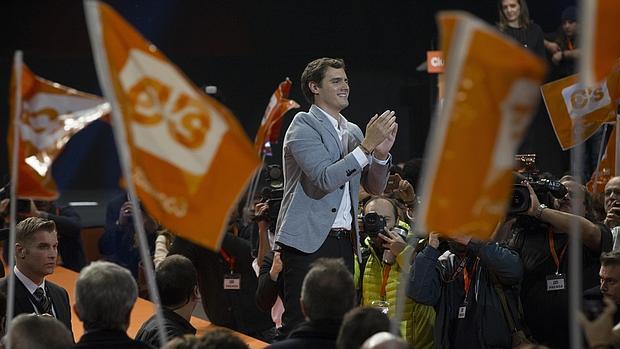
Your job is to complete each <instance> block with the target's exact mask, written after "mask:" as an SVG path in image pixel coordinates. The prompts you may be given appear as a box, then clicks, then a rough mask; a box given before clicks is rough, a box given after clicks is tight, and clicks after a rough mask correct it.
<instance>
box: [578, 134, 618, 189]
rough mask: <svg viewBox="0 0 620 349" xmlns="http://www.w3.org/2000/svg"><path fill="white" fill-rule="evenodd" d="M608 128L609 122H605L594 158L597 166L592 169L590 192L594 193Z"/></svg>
mask: <svg viewBox="0 0 620 349" xmlns="http://www.w3.org/2000/svg"><path fill="white" fill-rule="evenodd" d="M609 128H610V126H609V123H606V124H605V128H604V130H603V138H602V139H601V144H600V146H599V149H598V157H597V159H596V163H597V168H596V169H595V170H594V179H593V182H592V192H594V193H596V190H597V189H598V179H599V178H600V176H601V173H600V172H599V170H598V164H600V163H601V160H602V159H603V155H604V154H605V145H606V143H605V139H606V138H607V133H608V132H609ZM614 170H615V169H614ZM583 180H584V181H585V180H586V178H584V179H583Z"/></svg>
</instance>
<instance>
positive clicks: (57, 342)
mask: <svg viewBox="0 0 620 349" xmlns="http://www.w3.org/2000/svg"><path fill="white" fill-rule="evenodd" d="M7 337H8V338H7V339H8V340H9V342H10V344H11V348H12V349H66V348H70V347H71V346H73V337H72V336H71V332H69V330H68V329H67V327H66V326H65V325H64V324H63V323H62V322H60V321H58V320H56V319H55V318H54V317H52V316H49V315H36V314H20V315H18V316H17V317H15V318H14V319H13V320H11V330H10V331H9V333H8V334H7Z"/></svg>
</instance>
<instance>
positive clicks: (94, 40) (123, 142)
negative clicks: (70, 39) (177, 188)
mask: <svg viewBox="0 0 620 349" xmlns="http://www.w3.org/2000/svg"><path fill="white" fill-rule="evenodd" d="M84 12H85V15H86V23H87V26H88V32H89V36H90V42H91V47H92V49H93V57H94V59H95V68H96V70H97V75H98V77H99V84H100V86H101V89H102V91H103V95H104V96H105V98H106V99H107V100H108V102H109V103H110V106H111V110H112V126H113V131H114V140H115V142H116V148H117V149H118V155H119V160H120V165H121V169H122V173H123V176H124V178H125V182H126V184H127V192H128V194H129V200H130V201H131V205H132V206H133V207H134V210H133V214H134V219H133V223H134V229H135V232H136V234H137V235H138V247H139V251H140V257H141V259H142V263H143V266H144V272H145V276H146V281H147V286H148V292H149V297H150V300H151V302H153V303H154V304H155V319H156V322H157V327H158V330H159V331H158V334H159V341H160V343H161V345H164V344H165V343H166V342H167V340H168V338H167V334H166V331H165V327H164V316H163V312H162V307H161V301H160V299H159V291H158V290H157V285H156V282H155V271H154V268H153V259H152V258H151V254H150V253H149V247H148V242H147V239H146V233H145V231H144V224H143V222H144V217H143V214H142V210H141V209H140V203H139V201H138V195H137V192H136V187H135V183H134V179H133V176H132V172H131V155H130V154H129V149H128V147H127V135H126V130H125V124H124V120H123V114H122V111H121V108H120V106H119V104H118V100H117V99H116V94H115V93H114V87H113V86H112V85H111V84H110V82H109V77H110V71H109V66H108V62H107V56H106V52H105V47H104V44H103V42H101V41H102V38H103V32H102V28H101V22H100V13H99V4H98V2H97V1H93V0H84ZM111 286H112V285H111Z"/></svg>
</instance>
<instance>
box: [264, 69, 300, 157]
mask: <svg viewBox="0 0 620 349" xmlns="http://www.w3.org/2000/svg"><path fill="white" fill-rule="evenodd" d="M292 84H293V83H292V82H291V80H289V78H286V80H284V81H282V82H281V83H280V85H278V88H277V89H276V90H275V92H274V93H273V95H271V99H270V100H269V104H268V105H267V109H266V110H265V114H264V116H263V119H262V120H261V123H260V127H259V128H258V131H257V132H256V137H255V138H254V148H255V149H256V151H257V152H258V154H259V155H260V154H262V153H263V152H265V151H267V149H266V144H267V142H269V144H274V143H277V142H278V137H279V135H280V130H281V129H282V123H283V122H284V114H286V112H288V111H289V110H291V109H294V108H299V104H298V103H297V102H295V101H294V100H292V99H288V95H289V92H290V91H291V85H292Z"/></svg>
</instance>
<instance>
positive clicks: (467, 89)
mask: <svg viewBox="0 0 620 349" xmlns="http://www.w3.org/2000/svg"><path fill="white" fill-rule="evenodd" d="M450 15H452V16H456V17H458V21H457V23H456V25H455V26H453V27H454V29H453V30H454V34H453V37H452V39H451V48H450V49H449V50H448V48H447V47H445V43H444V42H442V47H441V49H442V51H444V52H448V54H447V55H446V56H445V57H446V99H445V102H444V104H443V106H441V108H440V111H439V114H438V116H437V118H436V120H435V125H434V128H433V134H432V135H431V143H430V147H429V150H428V152H427V154H426V158H427V159H431V160H432V161H431V162H429V163H428V164H427V167H426V168H425V172H424V175H423V178H424V179H425V183H424V186H423V194H422V197H424V198H425V200H424V201H423V204H422V207H421V212H420V223H421V226H422V230H423V231H437V232H440V233H442V234H445V235H451V236H459V235H470V236H475V237H477V238H480V239H486V238H488V237H489V236H490V235H491V234H492V232H493V231H494V229H495V226H496V224H497V222H498V221H499V220H501V219H502V217H503V215H504V213H505V212H506V208H507V205H508V198H509V195H510V192H511V183H512V175H511V171H512V167H513V158H514V153H515V151H516V149H517V147H518V145H519V143H520V142H521V139H522V137H523V135H524V133H525V130H526V128H527V125H528V124H529V122H530V120H531V117H532V114H533V112H534V111H535V109H536V102H537V100H538V94H539V92H538V87H539V85H540V82H541V81H542V79H543V77H544V74H545V64H544V62H543V61H542V60H541V59H540V58H538V57H536V56H535V55H534V54H532V53H530V52H529V51H527V50H526V49H524V48H523V47H520V46H518V45H517V44H515V43H514V42H513V41H512V40H510V39H508V38H506V37H504V36H503V35H502V34H500V33H499V32H498V31H497V30H496V29H495V28H493V27H491V26H489V25H487V24H485V23H484V22H482V21H481V20H478V19H476V18H473V16H471V15H466V14H458V13H457V14H455V13H454V12H452V13H450ZM439 18H442V14H440V16H439ZM440 23H443V22H442V21H440ZM444 32H445V29H444V28H441V33H442V38H443V37H444V34H443V33H444ZM452 57H454V60H452V59H453V58H452ZM497 57H502V59H497ZM472 157H475V160H473V161H475V162H474V163H475V166H472ZM455 174H458V175H457V176H456V177H455Z"/></svg>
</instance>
